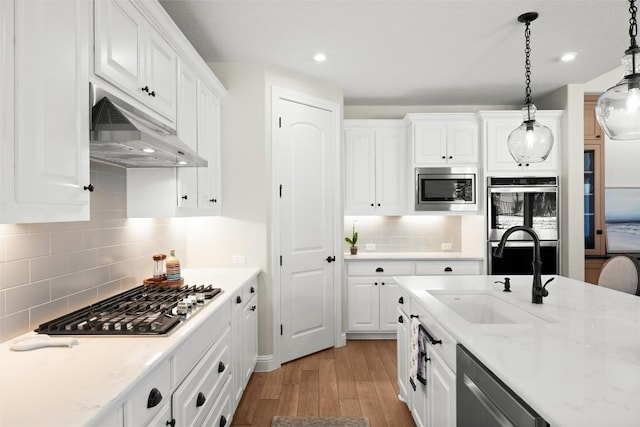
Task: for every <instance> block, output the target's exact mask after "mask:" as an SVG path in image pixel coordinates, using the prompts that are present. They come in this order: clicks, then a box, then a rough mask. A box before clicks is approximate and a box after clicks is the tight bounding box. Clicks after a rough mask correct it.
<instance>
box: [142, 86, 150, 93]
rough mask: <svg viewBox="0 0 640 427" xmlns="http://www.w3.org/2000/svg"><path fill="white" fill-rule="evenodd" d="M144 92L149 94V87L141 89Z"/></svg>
mask: <svg viewBox="0 0 640 427" xmlns="http://www.w3.org/2000/svg"><path fill="white" fill-rule="evenodd" d="M141 90H142V91H143V92H147V93H149V86H145V87H143V88H142V89H141Z"/></svg>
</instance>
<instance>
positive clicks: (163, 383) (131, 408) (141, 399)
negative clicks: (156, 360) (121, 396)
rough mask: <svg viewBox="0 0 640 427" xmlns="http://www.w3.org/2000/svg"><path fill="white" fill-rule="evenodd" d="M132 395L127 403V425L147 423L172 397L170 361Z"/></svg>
mask: <svg viewBox="0 0 640 427" xmlns="http://www.w3.org/2000/svg"><path fill="white" fill-rule="evenodd" d="M130 396H131V397H130V398H129V399H127V401H126V403H125V426H142V425H145V424H146V423H147V421H148V420H149V419H150V418H151V417H153V416H155V415H156V414H157V413H158V412H159V411H160V410H161V409H163V408H164V405H163V403H165V402H167V401H169V399H170V398H171V365H170V362H169V361H168V360H167V361H166V362H164V363H162V365H160V366H159V367H158V368H157V369H156V370H155V371H154V372H153V373H152V374H151V375H150V376H149V377H148V378H147V379H146V380H145V381H143V382H142V384H141V385H139V386H138V387H136V388H135V390H134V391H133V392H132V393H131V395H130ZM149 406H150V407H149Z"/></svg>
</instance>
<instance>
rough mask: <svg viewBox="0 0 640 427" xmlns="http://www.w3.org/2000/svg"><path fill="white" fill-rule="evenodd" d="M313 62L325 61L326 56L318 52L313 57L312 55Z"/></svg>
mask: <svg viewBox="0 0 640 427" xmlns="http://www.w3.org/2000/svg"><path fill="white" fill-rule="evenodd" d="M313 60H314V61H316V62H324V61H326V60H327V55H325V54H324V53H322V52H318V53H316V54H315V55H313Z"/></svg>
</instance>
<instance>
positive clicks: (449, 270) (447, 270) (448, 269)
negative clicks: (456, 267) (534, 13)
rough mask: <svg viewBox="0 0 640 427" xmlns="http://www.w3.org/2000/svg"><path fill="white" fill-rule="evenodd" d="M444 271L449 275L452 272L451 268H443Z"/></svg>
mask: <svg viewBox="0 0 640 427" xmlns="http://www.w3.org/2000/svg"><path fill="white" fill-rule="evenodd" d="M444 271H446V272H447V273H450V272H452V271H453V268H451V267H445V268H444Z"/></svg>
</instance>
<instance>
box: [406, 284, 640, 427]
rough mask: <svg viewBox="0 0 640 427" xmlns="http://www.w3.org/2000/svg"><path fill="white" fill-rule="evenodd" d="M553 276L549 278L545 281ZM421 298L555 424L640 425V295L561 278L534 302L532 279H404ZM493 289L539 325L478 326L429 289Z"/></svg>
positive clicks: (442, 322) (419, 300)
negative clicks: (506, 284)
mask: <svg viewBox="0 0 640 427" xmlns="http://www.w3.org/2000/svg"><path fill="white" fill-rule="evenodd" d="M549 277H551V276H543V282H544V281H545V280H546V279H548V278H549ZM395 279H396V280H397V281H398V282H399V284H400V286H401V287H403V288H404V289H406V290H407V291H408V292H409V293H410V294H411V298H412V304H413V302H414V301H416V303H418V304H420V305H421V306H422V308H423V309H425V310H426V311H427V312H429V313H430V315H431V317H433V318H434V319H435V320H436V321H437V322H438V323H439V324H440V325H441V326H442V327H444V328H445V329H446V330H447V331H448V332H449V333H450V334H451V335H453V336H454V338H455V339H456V340H457V341H458V342H459V343H461V344H463V345H464V346H465V347H466V348H467V349H469V350H470V351H471V352H472V353H473V354H474V355H475V356H476V357H477V358H478V359H479V360H480V361H481V362H482V363H483V364H484V365H485V366H487V368H489V369H490V370H491V371H492V372H493V373H494V374H496V375H497V376H498V377H499V378H500V379H501V380H502V381H503V382H504V383H505V384H506V385H507V386H509V387H510V388H511V389H512V390H513V391H514V392H515V393H516V394H518V396H520V397H521V398H522V399H523V400H524V401H525V402H527V403H528V404H529V405H530V406H531V407H532V408H533V409H534V410H535V411H537V412H538V413H539V414H540V415H541V416H542V417H543V418H545V420H546V421H547V422H548V423H549V424H550V425H551V426H552V427H556V426H564V427H574V426H581V427H584V426H594V427H595V426H598V427H608V426H611V427H614V426H615V427H623V426H639V425H640V405H639V404H638V402H640V298H639V297H637V296H635V295H628V294H624V293H621V292H618V291H614V290H611V289H606V288H599V287H597V286H594V285H591V284H588V283H584V282H580V281H576V280H572V279H568V278H565V277H560V276H555V280H554V281H553V282H551V283H550V284H549V285H548V286H547V289H548V290H549V296H548V297H546V298H545V299H544V303H543V304H532V303H531V302H530V301H531V276H512V277H511V289H512V290H513V292H511V293H503V292H501V291H502V289H503V288H502V284H496V283H494V282H495V281H496V280H503V279H504V277H502V276H454V277H451V276H446V277H445V276H429V277H415V276H399V277H396V278H395ZM434 290H435V291H437V290H440V291H441V292H442V291H447V292H454V293H455V292H460V293H465V292H476V291H478V292H486V291H488V292H490V293H494V295H495V296H496V297H499V298H501V299H506V300H508V301H509V302H511V303H512V304H513V305H516V306H518V307H520V308H522V309H524V310H525V311H528V312H529V313H531V314H534V316H536V317H537V318H539V321H537V320H536V321H533V322H531V324H480V323H470V322H467V321H466V320H464V319H463V318H462V317H461V316H459V315H457V314H456V313H454V312H453V311H452V310H451V309H449V308H447V307H446V306H445V305H444V304H443V303H442V302H440V301H439V300H438V299H436V298H435V297H434V296H433V295H432V294H430V293H429V292H428V291H434Z"/></svg>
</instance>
